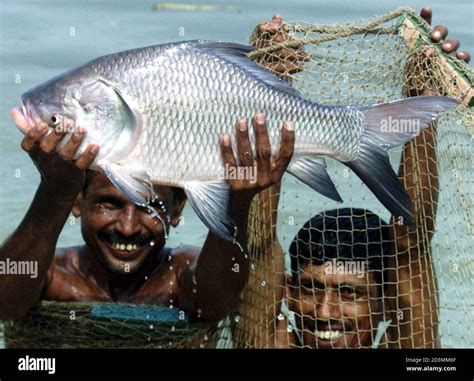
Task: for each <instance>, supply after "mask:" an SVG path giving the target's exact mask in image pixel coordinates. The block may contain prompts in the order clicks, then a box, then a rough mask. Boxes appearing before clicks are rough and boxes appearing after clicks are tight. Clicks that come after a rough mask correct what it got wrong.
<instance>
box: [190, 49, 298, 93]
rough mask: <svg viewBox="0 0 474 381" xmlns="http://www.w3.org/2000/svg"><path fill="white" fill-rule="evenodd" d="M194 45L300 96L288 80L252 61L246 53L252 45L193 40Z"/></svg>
mask: <svg viewBox="0 0 474 381" xmlns="http://www.w3.org/2000/svg"><path fill="white" fill-rule="evenodd" d="M194 47H195V48H197V49H199V50H200V51H202V52H204V53H206V54H209V55H211V56H214V57H217V58H220V59H223V60H224V61H227V62H229V63H231V64H233V65H235V66H237V67H238V68H240V69H241V70H243V71H245V72H246V73H248V74H250V75H252V76H253V77H254V78H256V79H258V80H259V81H262V82H264V83H265V84H267V85H269V86H271V87H274V88H276V89H278V90H280V91H283V92H285V93H287V94H290V95H294V96H298V97H300V96H301V95H300V94H299V93H298V91H296V90H295V89H294V88H293V87H291V85H290V84H289V83H288V82H285V81H283V80H281V79H279V78H278V77H277V76H275V75H273V74H271V73H270V72H268V71H267V70H265V69H264V68H263V67H262V66H260V65H257V64H256V63H255V62H254V61H252V60H251V59H250V58H249V57H248V56H247V54H248V53H250V52H253V51H254V50H255V48H254V47H252V46H249V45H243V44H236V43H232V42H218V41H195V42H194Z"/></svg>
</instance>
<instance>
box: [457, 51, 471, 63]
mask: <svg viewBox="0 0 474 381" xmlns="http://www.w3.org/2000/svg"><path fill="white" fill-rule="evenodd" d="M456 57H458V58H459V59H460V60H463V61H465V62H466V63H469V61H471V55H470V54H469V53H468V52H465V51H461V52H457V53H456Z"/></svg>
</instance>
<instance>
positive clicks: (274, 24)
mask: <svg viewBox="0 0 474 381" xmlns="http://www.w3.org/2000/svg"><path fill="white" fill-rule="evenodd" d="M254 38H256V44H255V46H256V47H257V48H264V47H267V46H269V45H273V44H275V43H282V42H284V41H291V40H292V37H291V36H290V35H289V34H288V25H287V24H285V23H283V20H282V18H281V16H280V15H275V16H273V18H272V21H269V22H265V23H261V24H258V25H257V28H256V29H255V32H254ZM307 61H309V56H308V55H307V54H306V53H304V50H303V47H300V48H298V49H280V50H277V51H275V52H274V53H272V54H271V55H268V56H266V57H264V58H263V63H264V64H265V67H266V68H267V69H268V70H269V71H271V72H272V73H274V74H276V75H278V76H280V77H283V78H284V79H287V77H288V76H289V75H290V74H294V73H298V72H299V71H302V70H303V68H304V62H307Z"/></svg>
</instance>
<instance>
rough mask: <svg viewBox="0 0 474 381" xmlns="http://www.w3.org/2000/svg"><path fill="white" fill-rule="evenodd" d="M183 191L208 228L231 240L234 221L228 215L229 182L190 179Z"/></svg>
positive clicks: (232, 238)
mask: <svg viewBox="0 0 474 381" xmlns="http://www.w3.org/2000/svg"><path fill="white" fill-rule="evenodd" d="M184 191H185V192H186V196H187V198H188V201H189V203H190V204H191V206H192V207H193V209H194V211H195V212H196V213H197V215H198V216H199V218H200V219H201V221H202V222H204V224H205V225H206V226H207V227H208V228H209V230H210V231H212V232H213V233H214V234H215V235H217V236H218V237H220V238H222V239H225V240H227V241H233V240H234V230H235V223H234V222H233V221H232V218H231V216H230V204H229V195H230V193H229V191H230V186H229V183H228V182H227V181H225V180H215V181H206V182H200V181H192V182H189V183H187V184H186V185H185V186H184Z"/></svg>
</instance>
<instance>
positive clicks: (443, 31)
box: [430, 25, 448, 42]
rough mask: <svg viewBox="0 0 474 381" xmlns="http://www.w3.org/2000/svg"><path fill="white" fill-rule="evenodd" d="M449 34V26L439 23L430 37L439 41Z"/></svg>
mask: <svg viewBox="0 0 474 381" xmlns="http://www.w3.org/2000/svg"><path fill="white" fill-rule="evenodd" d="M447 35H448V28H446V27H445V26H443V25H437V26H435V27H434V28H433V30H432V31H431V33H430V37H431V39H432V40H433V41H435V42H439V41H441V40H444V39H445V38H446V36H447Z"/></svg>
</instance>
